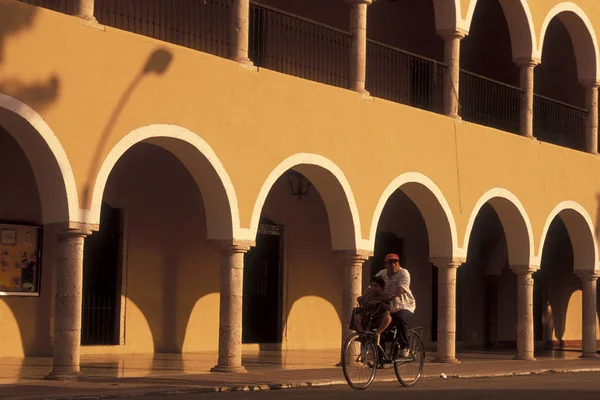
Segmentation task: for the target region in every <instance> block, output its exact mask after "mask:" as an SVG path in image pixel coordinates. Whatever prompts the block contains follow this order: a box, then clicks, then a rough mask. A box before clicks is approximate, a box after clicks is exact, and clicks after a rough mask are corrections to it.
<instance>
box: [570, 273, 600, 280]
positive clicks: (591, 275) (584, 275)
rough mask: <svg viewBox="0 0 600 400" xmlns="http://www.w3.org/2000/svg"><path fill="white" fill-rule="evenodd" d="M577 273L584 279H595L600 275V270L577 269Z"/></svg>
mask: <svg viewBox="0 0 600 400" xmlns="http://www.w3.org/2000/svg"><path fill="white" fill-rule="evenodd" d="M575 275H577V276H578V277H579V279H581V280H582V281H595V280H598V278H599V277H600V271H575Z"/></svg>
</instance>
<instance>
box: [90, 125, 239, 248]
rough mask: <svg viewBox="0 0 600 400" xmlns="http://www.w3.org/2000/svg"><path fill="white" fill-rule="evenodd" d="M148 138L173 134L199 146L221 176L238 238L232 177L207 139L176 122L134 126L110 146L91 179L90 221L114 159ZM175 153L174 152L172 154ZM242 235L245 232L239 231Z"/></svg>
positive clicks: (96, 217) (96, 213) (96, 211)
mask: <svg viewBox="0 0 600 400" xmlns="http://www.w3.org/2000/svg"><path fill="white" fill-rule="evenodd" d="M151 138H172V139H177V140H181V141H184V142H186V143H189V144H190V145H192V146H193V147H195V148H196V149H198V152H199V154H198V156H199V157H200V156H204V157H205V158H206V159H207V160H208V162H209V163H210V164H211V165H212V167H213V168H214V170H215V172H216V173H217V175H218V177H219V179H220V180H221V183H222V184H223V188H224V190H225V193H226V196H227V199H228V200H229V208H230V212H231V221H230V222H231V226H232V228H233V239H239V237H237V236H238V235H240V233H239V231H240V215H239V208H238V200H237V196H236V194H235V189H234V187H233V183H232V182H231V179H230V177H229V175H228V174H227V171H226V170H225V167H224V166H223V164H222V163H221V161H220V160H219V158H218V157H217V155H216V153H215V152H214V151H213V149H212V148H211V147H210V145H209V144H208V143H206V141H204V140H203V139H202V138H201V137H200V136H198V135H196V134H195V133H193V132H192V131H190V130H188V129H186V128H182V127H180V126H177V125H167V124H156V125H148V126H144V127H141V128H138V129H135V130H134V131H132V132H131V133H129V134H128V135H127V136H125V137H124V138H122V139H121V140H120V141H119V142H118V143H117V144H116V145H115V146H114V147H113V148H112V149H111V151H110V153H108V155H107V156H106V158H105V159H104V161H103V163H102V166H101V167H100V170H99V171H98V175H97V176H96V181H95V183H94V191H93V194H92V203H91V210H90V212H89V222H90V223H93V224H99V223H100V209H101V205H102V197H103V196H104V189H105V187H106V182H107V181H108V177H109V175H110V173H111V171H112V169H113V167H114V166H115V164H116V163H117V161H118V160H119V159H120V158H121V156H123V154H124V153H125V152H126V151H127V150H129V149H130V148H131V147H132V146H133V145H135V144H137V143H140V142H142V141H144V140H147V139H151ZM175 156H177V155H176V154H175ZM241 236H244V235H243V234H241Z"/></svg>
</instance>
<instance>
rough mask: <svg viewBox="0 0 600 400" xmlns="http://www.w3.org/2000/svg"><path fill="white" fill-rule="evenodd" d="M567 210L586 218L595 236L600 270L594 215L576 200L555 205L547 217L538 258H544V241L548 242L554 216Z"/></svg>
mask: <svg viewBox="0 0 600 400" xmlns="http://www.w3.org/2000/svg"><path fill="white" fill-rule="evenodd" d="M565 210H573V211H575V212H576V213H578V214H579V215H581V216H582V217H583V219H584V220H585V222H586V224H587V226H588V228H589V230H590V235H592V238H593V240H592V241H593V242H594V260H595V269H596V271H598V270H600V265H599V263H598V241H597V238H596V235H595V228H594V223H593V222H592V217H590V214H589V213H588V212H587V210H586V209H585V208H584V207H583V206H582V205H581V204H579V203H577V202H574V201H570V200H568V201H563V202H561V203H559V204H558V205H557V206H556V207H554V209H553V210H552V211H551V212H550V214H549V215H548V218H547V219H546V224H545V225H544V229H543V230H542V235H541V236H540V245H539V249H538V253H537V258H538V259H540V260H541V259H542V253H543V251H544V243H545V242H546V236H547V235H548V230H549V229H550V225H551V224H552V221H554V218H556V216H557V215H559V214H560V213H561V212H562V211H565Z"/></svg>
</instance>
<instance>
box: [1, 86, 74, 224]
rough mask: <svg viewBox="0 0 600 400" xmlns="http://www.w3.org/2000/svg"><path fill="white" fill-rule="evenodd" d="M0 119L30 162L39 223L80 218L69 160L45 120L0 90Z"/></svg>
mask: <svg viewBox="0 0 600 400" xmlns="http://www.w3.org/2000/svg"><path fill="white" fill-rule="evenodd" d="M0 123H1V124H2V125H3V126H4V128H5V129H6V130H7V131H8V133H9V134H10V135H12V136H13V137H14V139H15V140H16V141H17V143H18V144H19V146H21V148H22V149H23V151H24V153H25V154H26V155H27V159H28V161H29V163H30V164H31V168H32V170H33V173H34V176H35V180H36V184H37V187H38V191H39V194H40V199H41V207H42V223H43V224H50V223H57V222H68V221H76V222H80V221H83V218H82V216H81V215H80V210H79V199H78V195H77V186H76V184H75V177H74V175H73V170H72V169H71V164H70V163H69V159H68V157H67V154H66V153H65V150H64V149H63V147H62V145H61V144H60V142H59V140H58V138H57V137H56V135H55V134H54V132H53V131H52V129H50V127H49V126H48V124H47V123H46V121H44V119H43V118H42V117H41V116H40V115H39V114H38V113H37V112H36V111H35V110H33V109H32V108H31V107H29V106H28V105H26V104H25V103H23V102H21V101H19V100H17V99H15V98H13V97H10V96H7V95H5V94H2V93H0ZM17 132H18V133H17Z"/></svg>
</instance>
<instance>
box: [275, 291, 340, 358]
mask: <svg viewBox="0 0 600 400" xmlns="http://www.w3.org/2000/svg"><path fill="white" fill-rule="evenodd" d="M341 335H342V331H341V325H340V318H339V317H338V314H337V312H336V311H335V308H334V307H333V305H331V303H329V302H328V301H327V300H324V299H322V298H320V297H315V296H305V297H302V298H300V299H299V300H297V301H296V302H295V303H294V304H293V305H292V308H291V310H290V313H289V318H288V321H287V325H286V327H285V331H284V346H285V344H286V343H287V349H289V350H295V349H328V348H329V349H335V348H339V347H340V345H341V337H342V336H341ZM286 339H287V342H286Z"/></svg>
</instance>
